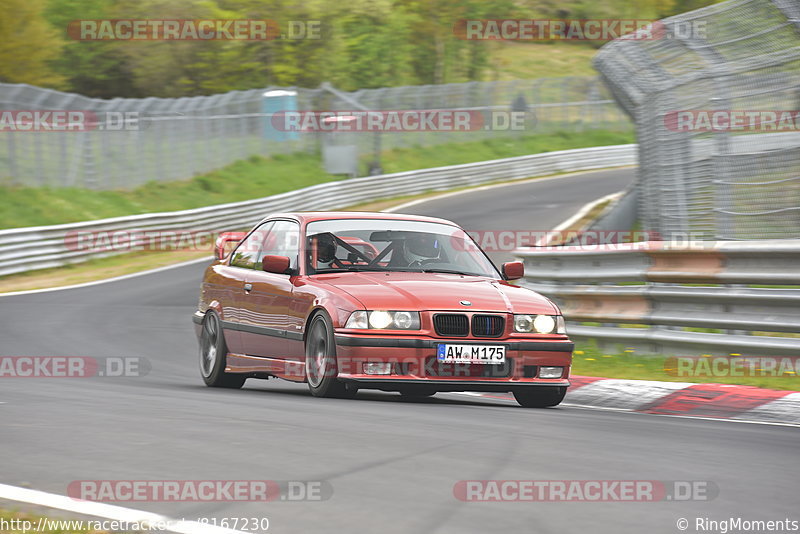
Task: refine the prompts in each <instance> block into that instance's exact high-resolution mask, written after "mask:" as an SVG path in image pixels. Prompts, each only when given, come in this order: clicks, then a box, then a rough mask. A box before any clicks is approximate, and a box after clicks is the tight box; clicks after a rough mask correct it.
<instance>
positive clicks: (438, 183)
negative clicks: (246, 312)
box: [0, 145, 637, 276]
mask: <svg viewBox="0 0 800 534" xmlns="http://www.w3.org/2000/svg"><path fill="white" fill-rule="evenodd" d="M636 154H637V152H636V145H618V146H608V147H593V148H583V149H577V150H564V151H560V152H547V153H543V154H534V155H530V156H520V157H516V158H507V159H499V160H493V161H482V162H478V163H468V164H464V165H453V166H449V167H438V168H434V169H421V170H415V171H408V172H401V173H395V174H384V175H378V176H369V177H366V178H353V179H350V180H341V181H336V182H327V183H323V184H319V185H315V186H311V187H306V188H304V189H299V190H297V191H290V192H288V193H282V194H279V195H273V196H269V197H265V198H260V199H256V200H248V201H244V202H235V203H230V204H221V205H216V206H208V207H204V208H197V209H191V210H184V211H176V212H169V213H153V214H143V215H132V216H129V217H116V218H113V219H103V220H98V221H87V222H81V223H75V224H62V225H56V226H39V227H29V228H13V229H8V230H0V276H2V275H7V274H12V273H18V272H24V271H30V270H34V269H44V268H49V267H57V266H60V265H65V264H68V263H78V262H82V261H86V260H89V259H91V258H98V257H103V256H108V255H111V254H113V253H114V252H108V251H97V250H91V249H89V250H81V249H80V247H79V246H77V242H76V239H75V235H76V233H77V232H98V231H109V232H110V231H125V232H132V231H141V230H151V231H164V230H183V231H208V232H217V231H223V230H232V229H236V228H246V227H250V226H252V225H254V224H255V223H256V222H258V221H259V220H260V219H262V218H263V217H265V216H266V215H269V214H270V213H275V212H281V211H309V210H331V209H338V208H343V207H347V206H352V205H354V204H358V203H361V202H369V201H373V200H378V199H383V198H391V197H398V196H404V195H414V194H420V193H425V192H428V191H443V190H447V189H453V188H456V187H464V186H470V185H479V184H485V183H488V182H492V181H497V180H515V179H521V178H528V177H535V176H544V175H548V174H555V173H559V172H571V171H582V170H591V169H601V168H607V167H619V166H625V165H636V163H637V157H636ZM134 244H135V243H134ZM123 252H124V251H123ZM210 252H211V250H210V248H209V253H210Z"/></svg>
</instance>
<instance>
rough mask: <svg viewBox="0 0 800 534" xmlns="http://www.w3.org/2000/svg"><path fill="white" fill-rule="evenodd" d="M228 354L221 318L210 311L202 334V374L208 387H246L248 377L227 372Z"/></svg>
mask: <svg viewBox="0 0 800 534" xmlns="http://www.w3.org/2000/svg"><path fill="white" fill-rule="evenodd" d="M227 354H228V347H227V346H226V345H225V336H224V334H223V333H222V328H221V323H220V321H219V317H217V314H216V313H215V312H213V311H209V312H207V313H206V316H205V318H204V319H203V329H202V332H201V334H200V374H201V375H202V376H203V381H204V382H205V383H206V385H207V386H211V387H218V388H234V389H238V388H240V387H242V386H243V385H244V382H245V380H247V378H246V377H244V376H242V375H236V374H232V373H226V372H225V357H226V356H227Z"/></svg>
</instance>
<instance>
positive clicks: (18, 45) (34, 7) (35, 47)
mask: <svg viewBox="0 0 800 534" xmlns="http://www.w3.org/2000/svg"><path fill="white" fill-rule="evenodd" d="M44 8H45V0H3V2H2V3H0V82H10V83H28V84H31V85H43V86H47V87H55V88H61V87H62V84H63V78H62V77H61V76H59V75H58V74H57V73H56V72H55V71H54V70H53V68H52V66H51V62H52V61H53V60H54V59H56V58H57V57H58V56H59V54H60V53H61V48H62V46H63V44H64V42H63V39H62V38H61V37H59V34H58V31H56V29H55V28H53V27H52V26H51V25H50V24H48V22H47V21H46V20H45V19H44V16H43V12H44Z"/></svg>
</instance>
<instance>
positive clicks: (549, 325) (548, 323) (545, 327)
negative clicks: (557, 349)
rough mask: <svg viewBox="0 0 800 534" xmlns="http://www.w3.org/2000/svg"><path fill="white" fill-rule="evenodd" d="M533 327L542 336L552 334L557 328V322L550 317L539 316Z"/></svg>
mask: <svg viewBox="0 0 800 534" xmlns="http://www.w3.org/2000/svg"><path fill="white" fill-rule="evenodd" d="M533 327H534V328H535V329H536V331H537V332H539V333H540V334H550V333H551V332H552V331H553V330H555V328H556V321H555V319H553V318H552V317H550V316H549V315H537V316H536V319H534V320H533Z"/></svg>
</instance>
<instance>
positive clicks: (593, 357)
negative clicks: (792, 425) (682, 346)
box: [572, 343, 800, 391]
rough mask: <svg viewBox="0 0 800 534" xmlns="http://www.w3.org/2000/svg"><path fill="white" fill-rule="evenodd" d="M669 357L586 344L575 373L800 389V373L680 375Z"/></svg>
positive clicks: (579, 348) (578, 351) (581, 347)
mask: <svg viewBox="0 0 800 534" xmlns="http://www.w3.org/2000/svg"><path fill="white" fill-rule="evenodd" d="M668 358H669V356H650V355H640V354H636V353H635V352H634V351H632V350H631V349H628V350H627V351H623V352H619V353H613V352H606V351H602V350H600V349H598V348H597V346H596V345H593V344H588V343H585V344H579V345H578V346H577V347H576V350H575V353H574V355H573V365H572V374H574V375H582V376H601V377H606V378H623V379H630V380H658V381H662V382H696V383H709V382H714V383H718V384H736V385H743V386H756V387H760V388H767V389H781V390H792V391H800V376H798V375H795V374H784V375H783V376H774V377H773V376H765V377H757V376H741V377H737V376H713V377H708V376H676V374H677V370H676V368H675V367H671V366H670V365H671V363H670V362H669V361H668Z"/></svg>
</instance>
